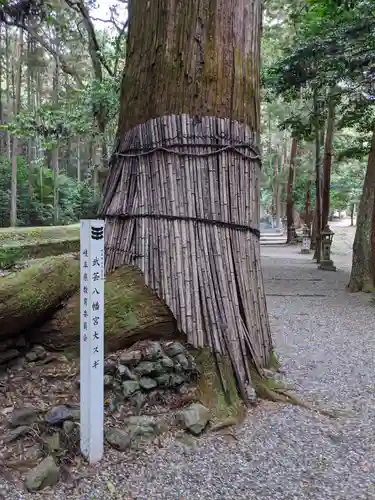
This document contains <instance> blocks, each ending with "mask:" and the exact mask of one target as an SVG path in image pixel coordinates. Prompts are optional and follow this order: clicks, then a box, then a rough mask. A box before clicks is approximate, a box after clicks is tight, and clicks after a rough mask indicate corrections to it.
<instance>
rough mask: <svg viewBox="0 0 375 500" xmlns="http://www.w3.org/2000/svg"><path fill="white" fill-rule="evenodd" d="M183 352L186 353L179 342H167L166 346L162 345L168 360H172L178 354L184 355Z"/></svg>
mask: <svg viewBox="0 0 375 500" xmlns="http://www.w3.org/2000/svg"><path fill="white" fill-rule="evenodd" d="M185 351H186V349H185V347H184V346H183V345H182V344H180V342H169V343H168V344H165V345H164V352H165V353H166V354H167V356H169V357H170V358H173V357H174V356H177V355H178V354H185Z"/></svg>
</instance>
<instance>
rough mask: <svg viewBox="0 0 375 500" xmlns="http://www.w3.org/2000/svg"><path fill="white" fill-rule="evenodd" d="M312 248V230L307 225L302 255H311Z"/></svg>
mask: <svg viewBox="0 0 375 500" xmlns="http://www.w3.org/2000/svg"><path fill="white" fill-rule="evenodd" d="M310 247H311V237H310V229H309V228H308V226H307V225H305V226H304V228H303V231H302V247H301V253H310Z"/></svg>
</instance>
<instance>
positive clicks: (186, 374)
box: [104, 342, 198, 399]
mask: <svg viewBox="0 0 375 500" xmlns="http://www.w3.org/2000/svg"><path fill="white" fill-rule="evenodd" d="M104 372H105V376H104V386H105V388H111V389H115V390H116V392H121V393H122V395H123V397H124V399H134V398H135V399H137V397H138V398H139V397H140V395H142V394H144V393H149V392H150V391H153V390H155V389H161V390H168V389H169V390H170V389H177V388H178V387H180V386H181V385H182V384H184V383H188V382H191V381H193V380H194V379H195V378H196V376H197V374H198V368H197V365H196V363H195V360H194V357H193V356H192V355H191V354H190V353H189V352H188V350H187V349H186V348H185V347H184V346H183V345H182V344H181V343H179V342H168V343H165V344H163V345H162V344H160V343H159V342H148V343H147V344H146V345H145V346H144V347H143V348H142V347H140V348H135V349H129V350H128V351H126V352H124V353H123V354H122V355H121V356H120V357H119V358H118V359H117V360H111V359H108V360H107V361H106V363H105V366H104Z"/></svg>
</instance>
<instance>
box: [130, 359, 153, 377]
mask: <svg viewBox="0 0 375 500" xmlns="http://www.w3.org/2000/svg"><path fill="white" fill-rule="evenodd" d="M155 365H156V368H155ZM157 366H158V364H157V363H152V362H151V361H142V362H141V363H139V365H137V366H136V367H135V368H134V373H136V374H137V375H140V376H144V375H145V376H147V375H155V374H156V373H157V371H158V369H157Z"/></svg>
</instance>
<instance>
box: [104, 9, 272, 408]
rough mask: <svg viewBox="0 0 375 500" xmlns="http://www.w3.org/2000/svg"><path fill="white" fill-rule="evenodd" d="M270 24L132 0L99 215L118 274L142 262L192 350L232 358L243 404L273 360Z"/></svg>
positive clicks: (234, 13)
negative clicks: (266, 268)
mask: <svg viewBox="0 0 375 500" xmlns="http://www.w3.org/2000/svg"><path fill="white" fill-rule="evenodd" d="M261 18H262V1H261V0H215V1H213V0H199V1H198V0H192V1H189V2H181V1H179V0H161V1H159V2H150V1H149V0H131V1H130V3H129V46H128V57H127V63H126V67H125V71H124V76H123V82H122V90H121V111H120V118H119V126H118V144H117V150H116V154H115V155H114V157H113V164H112V167H111V170H110V175H109V177H108V180H107V184H106V189H105V194H104V200H103V206H102V211H101V212H102V214H103V215H105V216H106V217H107V218H108V232H107V236H106V238H107V240H106V246H107V251H108V259H107V267H108V270H111V269H113V268H114V267H116V266H118V265H121V264H122V263H127V262H128V263H130V262H135V263H136V265H138V266H139V267H140V268H141V270H142V271H143V273H144V275H145V279H146V283H147V284H148V285H149V286H150V287H151V288H152V289H154V290H155V291H156V292H157V294H158V295H159V297H161V298H162V299H163V300H165V301H166V303H167V305H168V306H169V307H170V309H171V310H172V312H173V313H174V315H175V317H176V320H177V325H178V328H179V329H181V330H182V331H183V332H184V333H185V334H186V335H187V339H188V341H189V342H190V343H191V344H193V345H194V346H195V347H204V346H206V347H210V348H211V350H212V351H213V352H214V353H216V354H217V355H220V354H225V355H227V356H229V359H230V360H231V363H232V367H233V371H234V373H235V375H236V379H237V384H238V388H239V391H240V393H241V395H242V397H243V399H244V400H247V389H248V388H249V386H251V381H252V373H254V372H252V370H255V372H257V374H258V376H259V374H260V375H262V374H263V371H262V369H263V368H265V367H266V366H267V365H268V364H269V362H270V355H271V351H272V341H271V337H270V329H269V323H268V317H267V311H266V302H265V295H264V290H263V283H262V275H261V272H260V269H259V261H258V259H259V234H258V232H257V230H256V227H257V226H258V223H259V220H258V219H259V215H258V211H259V191H258V190H259V177H260V166H259V153H257V150H258V146H259V135H260V134H259V132H260V72H259V63H260V34H261ZM160 149H161V150H162V151H160ZM135 158H136V159H135ZM125 186H126V189H124V188H125ZM218 221H220V224H218ZM158 242H159V243H158ZM151 262H152V265H151ZM219 290H220V292H219ZM224 386H225V383H224Z"/></svg>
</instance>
